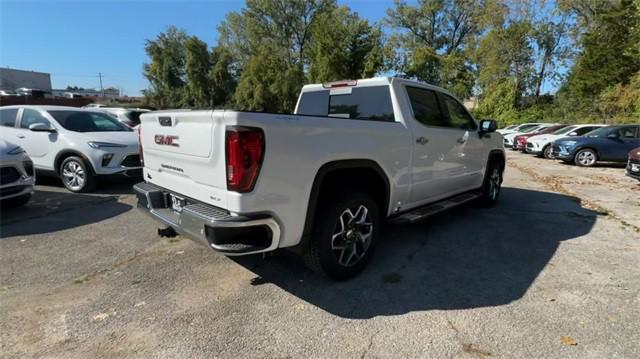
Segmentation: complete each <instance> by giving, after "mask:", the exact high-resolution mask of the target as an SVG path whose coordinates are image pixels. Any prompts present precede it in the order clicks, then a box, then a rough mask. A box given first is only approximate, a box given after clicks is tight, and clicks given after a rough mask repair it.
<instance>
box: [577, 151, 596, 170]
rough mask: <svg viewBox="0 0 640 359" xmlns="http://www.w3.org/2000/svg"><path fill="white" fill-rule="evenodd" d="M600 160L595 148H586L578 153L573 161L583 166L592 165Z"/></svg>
mask: <svg viewBox="0 0 640 359" xmlns="http://www.w3.org/2000/svg"><path fill="white" fill-rule="evenodd" d="M597 161H598V155H597V154H596V152H595V151H594V150H590V149H588V148H587V149H584V150H580V151H578V153H576V157H575V158H574V159H573V162H574V163H575V164H576V165H578V166H581V167H592V166H593V165H595V164H596V162H597Z"/></svg>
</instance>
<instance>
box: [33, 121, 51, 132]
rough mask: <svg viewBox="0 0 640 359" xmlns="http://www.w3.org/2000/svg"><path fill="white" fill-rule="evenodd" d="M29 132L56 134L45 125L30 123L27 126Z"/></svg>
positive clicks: (49, 126)
mask: <svg viewBox="0 0 640 359" xmlns="http://www.w3.org/2000/svg"><path fill="white" fill-rule="evenodd" d="M29 130H30V131H33V132H56V129H55V128H53V127H51V125H48V124H46V123H42V122H40V123H32V124H31V125H29Z"/></svg>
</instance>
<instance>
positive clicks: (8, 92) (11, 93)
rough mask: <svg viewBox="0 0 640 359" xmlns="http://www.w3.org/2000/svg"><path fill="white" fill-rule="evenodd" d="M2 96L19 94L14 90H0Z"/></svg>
mask: <svg viewBox="0 0 640 359" xmlns="http://www.w3.org/2000/svg"><path fill="white" fill-rule="evenodd" d="M0 96H3V97H7V96H18V94H17V93H15V92H14V91H7V90H0Z"/></svg>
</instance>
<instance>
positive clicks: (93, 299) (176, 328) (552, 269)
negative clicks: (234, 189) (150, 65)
mask: <svg viewBox="0 0 640 359" xmlns="http://www.w3.org/2000/svg"><path fill="white" fill-rule="evenodd" d="M508 163H509V165H508V169H507V172H506V181H505V183H504V187H503V192H502V194H501V199H500V202H499V204H498V206H497V207H495V208H492V209H479V208H474V207H472V206H465V207H461V208H458V209H454V210H452V211H449V212H446V213H442V214H440V215H437V216H435V217H432V218H430V219H428V220H426V221H424V222H422V223H419V224H415V225H407V226H388V227H387V228H386V230H385V233H384V236H383V237H384V238H383V240H382V241H381V243H379V247H378V251H377V253H376V255H375V258H374V260H373V262H372V263H371V266H370V268H368V269H367V270H366V271H365V272H364V273H363V274H362V275H361V276H359V277H357V278H356V279H354V280H351V281H349V282H344V283H336V282H331V281H329V280H326V279H324V278H322V277H319V276H317V275H315V274H313V273H311V272H309V271H308V270H307V269H305V267H304V266H303V264H302V263H301V262H300V261H299V260H298V259H297V258H296V257H293V256H291V255H289V254H287V252H282V253H276V254H275V255H273V256H270V257H268V258H262V257H260V256H257V257H249V258H241V259H236V260H232V259H229V258H226V257H224V256H222V255H219V254H216V253H213V252H211V251H209V250H206V248H204V247H203V246H201V245H199V244H196V243H194V242H192V241H190V240H188V239H183V238H180V237H177V238H172V239H160V238H158V237H157V236H156V234H155V232H156V228H157V225H156V223H155V222H154V221H153V220H151V219H150V218H148V217H146V216H145V215H144V214H143V213H141V212H139V211H137V210H136V209H135V199H134V196H133V195H132V192H131V190H130V187H131V184H132V183H130V182H129V183H118V184H111V185H109V186H106V187H103V188H102V190H101V193H98V194H90V195H89V194H85V195H77V194H71V193H68V192H66V191H65V190H64V189H63V188H62V187H61V186H60V185H58V184H57V182H55V181H52V180H46V179H45V180H44V181H41V184H40V185H39V186H38V187H37V191H38V192H37V194H36V195H35V197H34V199H33V201H32V202H31V203H30V204H28V205H27V206H25V207H22V208H19V209H13V210H7V209H4V210H3V212H2V227H1V238H0V256H1V258H0V315H1V319H2V320H1V324H0V339H1V340H0V352H1V353H3V355H2V356H3V357H5V356H6V357H65V358H73V357H221V358H239V357H268V358H289V357H295V358H320V357H323V358H354V357H356V358H365V357H367V358H369V357H370V358H375V357H407V358H415V357H447V358H448V357H456V358H458V357H460V358H464V357H469V358H474V357H475V358H480V357H563V358H567V357H572V358H618V357H625V358H638V357H640V346H639V345H638V343H640V325H638V323H640V265H639V263H640V182H638V181H635V180H633V179H631V178H628V177H625V176H624V170H623V169H622V168H620V167H611V166H601V167H598V168H591V169H587V168H578V167H575V166H568V165H564V164H561V163H559V162H555V161H548V160H543V159H538V158H533V157H531V156H526V155H522V154H516V153H512V152H509V160H508Z"/></svg>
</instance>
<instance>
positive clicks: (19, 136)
mask: <svg viewBox="0 0 640 359" xmlns="http://www.w3.org/2000/svg"><path fill="white" fill-rule="evenodd" d="M16 136H17V137H18V138H24V137H25V136H24V135H16Z"/></svg>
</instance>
